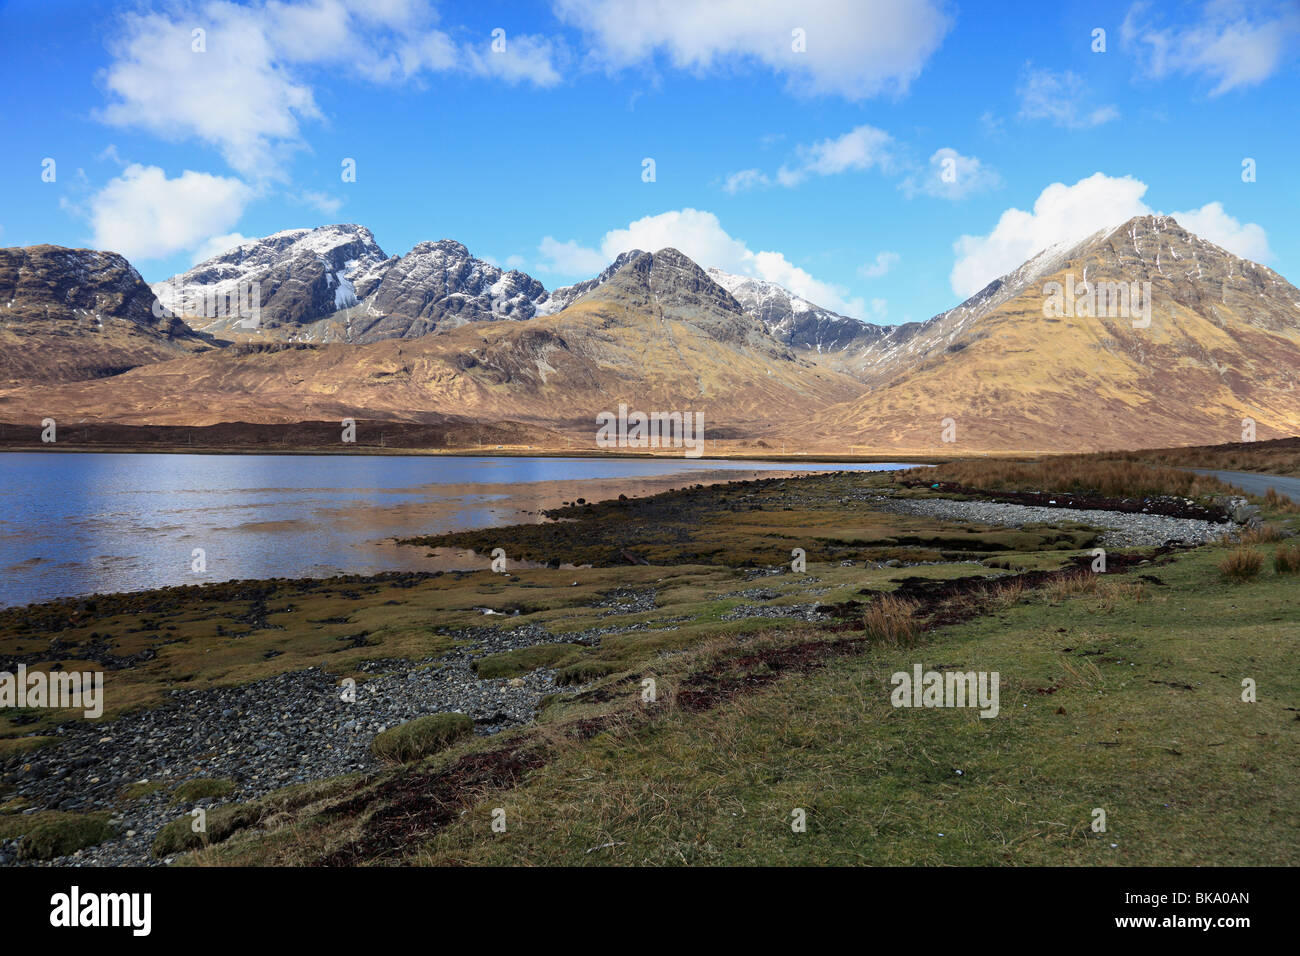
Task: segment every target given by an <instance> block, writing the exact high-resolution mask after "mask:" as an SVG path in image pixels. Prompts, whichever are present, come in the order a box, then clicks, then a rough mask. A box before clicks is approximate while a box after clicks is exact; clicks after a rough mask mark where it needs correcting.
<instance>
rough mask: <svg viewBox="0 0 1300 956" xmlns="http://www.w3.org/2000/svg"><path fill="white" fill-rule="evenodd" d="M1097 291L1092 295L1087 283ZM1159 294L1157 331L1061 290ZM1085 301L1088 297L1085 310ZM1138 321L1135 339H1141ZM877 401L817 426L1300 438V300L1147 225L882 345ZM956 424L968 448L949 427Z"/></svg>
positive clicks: (1173, 439) (1051, 255) (875, 368)
mask: <svg viewBox="0 0 1300 956" xmlns="http://www.w3.org/2000/svg"><path fill="white" fill-rule="evenodd" d="M1085 282H1086V283H1091V285H1084V283H1085ZM1103 282H1105V283H1112V282H1123V283H1129V284H1131V283H1137V285H1138V289H1139V290H1140V294H1139V296H1138V302H1139V303H1141V302H1142V301H1144V296H1143V295H1141V291H1145V289H1146V288H1147V286H1146V284H1147V283H1149V289H1150V298H1149V303H1150V306H1151V309H1150V315H1151V321H1150V325H1149V327H1145V328H1144V327H1141V324H1142V322H1143V321H1144V320H1143V318H1142V316H1141V315H1138V316H1136V318H1135V317H1134V316H1133V315H1128V316H1125V315H1121V314H1102V315H1094V314H1091V313H1092V312H1103V313H1104V312H1108V311H1113V312H1115V313H1118V312H1119V309H1117V308H1116V309H1113V310H1111V309H1107V308H1106V307H1105V305H1106V304H1108V303H1109V299H1107V300H1106V302H1105V303H1103V304H1102V305H1101V307H1099V308H1096V309H1088V308H1085V307H1083V306H1082V305H1080V304H1078V303H1076V305H1075V307H1074V308H1067V309H1062V310H1060V311H1063V312H1065V314H1060V315H1057V314H1055V311H1057V310H1056V309H1054V307H1053V306H1054V303H1055V304H1057V305H1059V304H1061V303H1060V299H1061V298H1063V296H1053V294H1052V292H1053V291H1054V287H1052V286H1050V285H1049V283H1058V284H1059V286H1060V287H1061V288H1062V289H1064V288H1065V287H1067V286H1075V287H1078V288H1079V289H1080V290H1088V289H1099V288H1101V287H1102V286H1101V283H1103ZM1085 301H1087V296H1083V297H1081V298H1080V299H1079V302H1085ZM1135 321H1136V322H1137V323H1138V327H1135V325H1134V323H1135ZM866 366H867V367H868V368H869V370H870V375H869V378H868V381H869V382H871V383H872V384H873V388H871V390H870V391H868V392H867V393H865V394H864V395H862V396H861V397H859V398H858V399H856V400H854V401H852V402H849V403H848V404H846V405H844V406H842V407H840V408H837V409H828V410H826V411H825V412H823V413H822V414H819V415H818V416H816V421H815V423H814V430H815V432H816V433H817V434H818V435H819V436H820V437H821V438H822V440H824V441H835V440H838V441H842V442H844V443H846V444H849V443H851V444H871V445H880V446H885V447H903V448H914V449H931V450H941V449H942V450H946V451H950V452H952V453H958V454H960V453H961V452H963V451H966V450H990V449H999V448H1008V449H1009V448H1020V449H1025V448H1038V449H1060V450H1066V449H1069V450H1080V451H1082V450H1089V449H1097V448H1140V447H1153V446H1170V445H1177V444H1205V443H1207V442H1217V441H1229V440H1239V439H1240V437H1241V431H1242V420H1243V419H1245V418H1250V419H1252V420H1254V421H1255V422H1256V423H1257V433H1258V437H1260V438H1270V437H1280V436H1282V435H1284V434H1294V433H1295V432H1296V431H1298V430H1300V290H1297V289H1296V288H1295V287H1294V286H1292V285H1291V284H1290V283H1288V282H1287V281H1286V280H1285V279H1283V278H1282V277H1281V276H1279V275H1278V274H1277V273H1275V272H1273V271H1272V270H1271V269H1268V268H1266V267H1264V266H1261V265H1258V264H1256V263H1253V262H1250V261H1248V260H1244V259H1240V258H1238V257H1236V256H1233V255H1232V254H1231V253H1228V252H1226V251H1225V250H1223V249H1221V248H1219V247H1218V246H1215V245H1213V244H1212V243H1209V242H1206V241H1205V240H1203V239H1200V238H1199V237H1197V236H1194V235H1192V234H1191V233H1188V232H1187V231H1186V230H1185V229H1183V228H1182V227H1181V226H1179V225H1178V223H1177V222H1175V221H1174V220H1173V219H1171V218H1169V217H1158V216H1145V217H1137V218H1135V219H1132V220H1130V221H1129V222H1126V223H1124V224H1122V225H1120V226H1117V227H1115V228H1114V229H1111V230H1108V231H1103V232H1099V233H1097V234H1096V235H1093V236H1091V237H1089V238H1088V239H1085V240H1084V241H1082V242H1080V243H1077V244H1075V245H1073V246H1071V247H1069V248H1064V249H1063V248H1054V249H1050V250H1046V251H1045V252H1043V253H1040V254H1039V255H1038V256H1035V257H1034V258H1033V259H1031V260H1030V261H1029V262H1027V263H1026V264H1025V265H1024V266H1022V267H1021V268H1020V269H1017V270H1016V271H1015V272H1013V273H1010V274H1008V275H1007V276H1004V277H1002V278H1001V279H998V280H996V281H995V282H993V283H991V284H990V285H989V286H988V287H986V288H985V289H984V290H981V292H979V293H977V294H976V295H975V296H973V297H972V298H971V299H968V300H967V301H966V302H964V303H962V304H961V305H960V306H958V307H956V308H954V309H952V310H949V311H948V312H945V313H942V314H941V315H938V316H935V317H934V318H933V319H931V320H929V321H928V322H926V323H923V324H922V325H920V326H919V327H915V328H913V329H911V330H907V331H906V332H904V331H903V330H900V333H899V334H896V335H895V334H891V335H886V336H884V337H883V338H882V339H881V340H880V341H879V342H877V343H875V344H874V345H873V346H872V348H871V349H870V350H869V352H868V354H867V356H866ZM949 417H950V418H952V419H954V420H955V422H956V429H957V442H956V443H954V444H946V443H943V442H942V441H941V425H940V422H941V420H942V419H944V418H949Z"/></svg>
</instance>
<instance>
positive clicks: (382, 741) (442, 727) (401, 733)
mask: <svg viewBox="0 0 1300 956" xmlns="http://www.w3.org/2000/svg"><path fill="white" fill-rule="evenodd" d="M473 730H474V718H472V717H470V716H469V715H468V714H451V713H448V714H427V715H425V716H424V717H417V718H415V720H411V721H408V722H406V723H404V724H402V725H401V726H399V727H390V728H389V729H388V730H385V731H384V732H383V733H381V734H378V735H376V737H375V739H374V740H372V741H371V742H370V752H371V753H372V754H374V755H375V756H376V757H378V758H379V759H380V760H392V761H396V762H398V763H409V762H410V761H412V760H419V759H420V758H421V757H427V756H428V755H429V754H434V753H437V752H438V751H439V750H444V749H446V748H447V747H448V746H450V745H451V744H452V743H453V742H454V741H456V740H457V739H459V738H461V737H464V736H465V735H466V734H468V733H470V732H471V731H473Z"/></svg>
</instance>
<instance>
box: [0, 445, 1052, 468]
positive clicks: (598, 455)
mask: <svg viewBox="0 0 1300 956" xmlns="http://www.w3.org/2000/svg"><path fill="white" fill-rule="evenodd" d="M5 453H10V454H39V453H53V454H92V455H94V454H102V455H154V454H157V455H280V456H284V457H297V456H302V457H314V456H325V455H356V456H358V457H414V458H584V459H593V460H599V459H610V460H624V459H633V460H645V461H676V460H679V459H680V460H683V461H686V462H708V461H749V462H755V463H758V462H774V463H790V464H798V463H800V462H809V463H812V464H828V463H834V462H843V463H845V464H851V465H873V464H885V463H888V462H898V463H900V464H906V465H932V464H941V463H943V462H947V461H953V460H956V459H962V458H986V457H992V455H991V454H988V455H985V454H978V453H977V454H972V455H927V454H923V453H917V452H904V453H900V454H897V455H890V454H884V453H881V454H879V455H836V454H831V453H823V452H815V453H812V452H810V453H807V454H793V455H792V454H788V453H787V454H784V455H783V454H779V453H778V454H772V455H769V454H759V453H753V454H750V453H744V454H736V453H726V452H722V453H717V454H706V455H701V456H700V457H698V458H687V457H686V456H684V455H682V454H680V453H678V454H655V453H654V452H648V451H647V452H610V451H596V450H593V449H574V450H571V451H566V450H555V449H551V450H545V451H541V450H536V449H530V448H509V447H507V448H490V449H489V448H484V449H479V450H471V449H464V448H458V449H455V450H445V449H440V448H387V447H385V446H383V445H352V446H350V447H347V448H331V447H325V446H321V447H305V448H291V447H285V448H247V447H239V446H219V447H202V446H199V447H195V446H191V445H159V446H157V447H152V446H140V445H95V446H90V445H75V446H72V445H59V444H57V443H54V444H49V445H42V444H39V443H38V444H34V445H16V446H0V454H5ZM1047 454H1052V453H1051V452H1035V451H1025V452H1019V451H1017V452H1005V453H1002V452H999V453H998V455H999V457H1001V456H1003V455H1005V456H1006V457H1013V458H1014V457H1022V456H1035V457H1036V456H1039V455H1047Z"/></svg>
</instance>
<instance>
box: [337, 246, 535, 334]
mask: <svg viewBox="0 0 1300 956" xmlns="http://www.w3.org/2000/svg"><path fill="white" fill-rule="evenodd" d="M357 292H358V294H359V295H360V296H361V298H363V299H364V300H365V302H364V307H363V308H362V309H361V310H358V311H357V312H354V313H353V314H352V317H351V323H352V331H353V334H352V338H351V340H352V341H356V342H375V341H378V340H380V339H389V338H406V339H409V338H416V337H418V336H421V335H428V334H429V333H430V332H438V331H446V330H448V329H453V328H456V327H457V326H460V325H465V324H466V323H468V322H494V321H499V320H501V319H531V318H532V317H533V316H534V315H535V314H536V312H537V305H538V303H540V302H542V301H543V300H545V299H546V289H545V288H543V286H542V284H541V283H540V282H538V281H537V280H536V279H534V278H532V277H531V276H528V275H525V274H524V273H522V272H517V271H514V270H511V271H509V272H503V271H502V270H501V269H499V268H497V267H496V266H494V265H492V263H490V262H485V261H484V260H482V259H476V258H474V257H473V256H472V255H470V252H469V250H468V249H467V248H465V246H464V245H462V244H461V243H459V242H455V241H453V240H451V239H443V240H440V241H439V242H422V243H420V244H419V245H417V246H416V247H415V248H414V249H412V250H411V251H410V252H408V253H407V254H406V255H404V256H398V257H395V258H393V259H390V260H388V261H387V262H386V263H383V264H382V265H381V266H376V267H372V268H371V269H369V270H368V271H367V272H366V273H365V274H364V275H363V276H361V277H360V280H359V286H358V289H357Z"/></svg>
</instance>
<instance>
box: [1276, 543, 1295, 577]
mask: <svg viewBox="0 0 1300 956" xmlns="http://www.w3.org/2000/svg"><path fill="white" fill-rule="evenodd" d="M1273 570H1274V571H1276V572H1277V573H1278V574H1296V573H1300V546H1297V545H1294V544H1286V545H1278V548H1277V550H1276V551H1274V552H1273Z"/></svg>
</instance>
